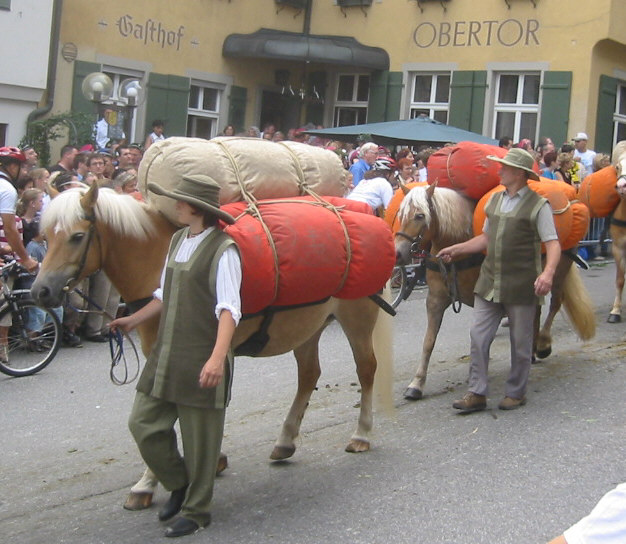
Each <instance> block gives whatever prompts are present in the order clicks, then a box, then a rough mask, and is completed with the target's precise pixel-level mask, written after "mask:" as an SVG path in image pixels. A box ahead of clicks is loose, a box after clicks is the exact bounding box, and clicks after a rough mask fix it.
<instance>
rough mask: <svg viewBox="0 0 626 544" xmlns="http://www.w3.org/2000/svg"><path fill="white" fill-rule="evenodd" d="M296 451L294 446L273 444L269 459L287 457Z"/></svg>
mask: <svg viewBox="0 0 626 544" xmlns="http://www.w3.org/2000/svg"><path fill="white" fill-rule="evenodd" d="M295 452H296V447H295V446H274V449H273V450H272V455H270V459H271V460H272V461H280V460H281V459H289V458H290V457H291V456H292V455H293V454H294V453H295Z"/></svg>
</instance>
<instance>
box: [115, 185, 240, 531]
mask: <svg viewBox="0 0 626 544" xmlns="http://www.w3.org/2000/svg"><path fill="white" fill-rule="evenodd" d="M148 188H149V189H150V190H151V191H153V192H154V193H157V194H160V195H164V196H167V197H170V198H173V199H175V200H176V212H177V215H178V220H179V222H180V223H182V224H183V225H187V227H186V228H183V229H181V230H179V231H178V232H177V233H175V234H174V236H173V237H172V242H171V244H170V249H169V252H168V256H167V260H166V263H165V268H164V269H163V273H162V275H161V287H160V288H159V289H157V290H156V291H155V293H154V299H153V300H152V301H151V302H150V303H149V304H148V305H147V306H145V307H144V308H142V309H141V310H139V311H138V312H136V313H134V314H132V315H130V316H128V317H124V318H121V319H116V320H114V321H112V322H111V324H110V326H111V329H112V330H115V329H116V328H119V329H121V330H123V331H125V332H129V331H131V330H133V329H134V328H135V327H137V325H139V324H140V323H142V322H143V321H145V320H147V319H149V318H150V317H153V316H155V315H159V314H160V316H161V319H160V323H159V333H158V337H157V341H156V343H155V345H154V348H153V350H152V352H151V354H150V356H149V357H148V360H147V361H146V366H145V368H144V370H143V372H142V374H141V377H140V379H139V383H138V384H137V394H136V396H135V403H134V406H133V409H132V412H131V415H130V419H129V428H130V431H131V433H132V435H133V437H134V438H135V441H136V442H137V446H138V447H139V451H140V452H141V455H142V457H143V458H144V461H145V462H146V464H147V465H148V466H149V467H150V469H151V470H152V471H153V472H154V474H155V475H156V477H157V478H158V480H159V481H160V482H161V483H162V484H163V486H164V487H165V488H166V489H168V490H170V491H171V495H170V498H169V500H168V501H167V503H166V504H165V506H164V507H163V508H162V509H161V511H160V512H159V519H160V520H161V521H167V520H169V519H171V518H173V517H174V516H175V515H176V514H178V513H179V512H181V516H180V517H178V518H177V519H176V520H175V521H174V522H173V523H172V525H170V527H168V528H167V529H166V531H165V536H167V537H178V536H183V535H188V534H192V533H195V532H196V531H198V530H199V529H201V528H203V527H206V526H207V525H208V524H209V523H210V522H211V514H210V512H209V507H210V504H211V498H212V496H213V483H214V478H215V472H216V468H217V461H218V457H219V452H220V446H221V443H222V435H223V431H224V415H225V408H226V405H227V404H228V401H229V399H230V386H231V379H232V363H233V357H232V352H231V349H230V344H231V340H232V337H233V334H234V331H235V327H236V325H237V323H238V322H239V319H240V317H241V301H240V296H239V289H240V286H241V261H240V258H239V253H238V250H237V246H236V245H235V243H234V241H233V240H232V239H231V238H230V237H229V236H228V235H226V234H225V233H224V232H223V231H221V230H220V229H218V228H217V220H218V219H221V220H222V221H225V222H226V223H229V224H233V223H234V222H235V220H234V219H233V217H232V216H230V215H229V214H227V213H226V212H223V211H222V210H220V208H219V191H220V186H219V185H218V184H217V183H216V182H215V181H214V180H212V179H211V178H209V177H208V176H202V175H194V176H193V177H191V176H190V177H183V180H182V182H181V183H180V184H179V186H178V187H177V188H176V189H174V190H173V191H166V190H164V189H162V188H161V187H159V186H157V185H155V184H153V183H149V184H148ZM177 420H178V421H179V424H180V431H181V437H182V443H183V449H184V458H183V457H182V456H181V455H180V453H179V451H178V447H177V439H176V432H175V431H174V424H175V423H176V421H177Z"/></svg>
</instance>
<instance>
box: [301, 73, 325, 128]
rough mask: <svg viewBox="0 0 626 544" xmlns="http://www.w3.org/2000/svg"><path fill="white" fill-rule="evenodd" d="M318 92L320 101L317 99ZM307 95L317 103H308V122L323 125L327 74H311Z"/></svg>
mask: <svg viewBox="0 0 626 544" xmlns="http://www.w3.org/2000/svg"><path fill="white" fill-rule="evenodd" d="M316 92H317V94H318V95H319V97H320V100H319V101H318V100H317V99H316V98H315V93H316ZM307 94H308V95H309V96H310V97H311V98H313V99H314V100H315V101H314V102H309V103H307V107H306V121H307V122H310V123H313V124H315V125H323V124H324V104H323V102H322V100H323V99H324V97H325V96H326V72H311V73H310V74H309V81H308V86H307Z"/></svg>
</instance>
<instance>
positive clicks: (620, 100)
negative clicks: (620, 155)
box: [613, 84, 626, 145]
mask: <svg viewBox="0 0 626 544" xmlns="http://www.w3.org/2000/svg"><path fill="white" fill-rule="evenodd" d="M613 122H614V123H615V130H614V131H613V145H615V144H616V143H617V142H621V141H622V140H626V84H624V85H618V86H617V99H616V101H615V113H614V114H613Z"/></svg>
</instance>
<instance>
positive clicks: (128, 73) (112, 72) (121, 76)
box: [101, 64, 146, 143]
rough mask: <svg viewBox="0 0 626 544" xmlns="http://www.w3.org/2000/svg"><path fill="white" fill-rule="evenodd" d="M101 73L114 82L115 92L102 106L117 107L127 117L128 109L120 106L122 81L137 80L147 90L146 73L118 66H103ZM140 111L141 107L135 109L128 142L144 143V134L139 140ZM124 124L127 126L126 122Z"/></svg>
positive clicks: (127, 137) (127, 136) (127, 135)
mask: <svg viewBox="0 0 626 544" xmlns="http://www.w3.org/2000/svg"><path fill="white" fill-rule="evenodd" d="M101 71H102V72H103V73H105V74H106V75H108V76H109V77H110V78H111V81H112V82H113V91H112V92H111V97H110V98H109V99H108V100H105V101H104V102H103V103H102V105H107V106H108V105H111V106H115V109H117V110H118V111H122V112H124V115H126V111H127V108H126V107H125V106H119V104H120V102H121V97H120V95H119V90H120V85H121V83H122V81H124V80H125V79H130V78H135V79H138V80H139V81H141V82H142V85H143V87H144V89H145V88H146V82H145V77H146V72H144V71H141V70H134V69H132V68H124V67H121V66H116V65H114V64H102V69H101ZM138 110H139V106H138V107H134V108H133V114H132V116H131V122H130V131H129V132H130V133H129V134H126V140H127V141H128V142H131V143H132V142H139V143H143V133H142V134H141V137H139V138H137V127H138V126H139V122H138V117H139V115H138ZM124 124H125V125H126V120H125V123H124Z"/></svg>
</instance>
